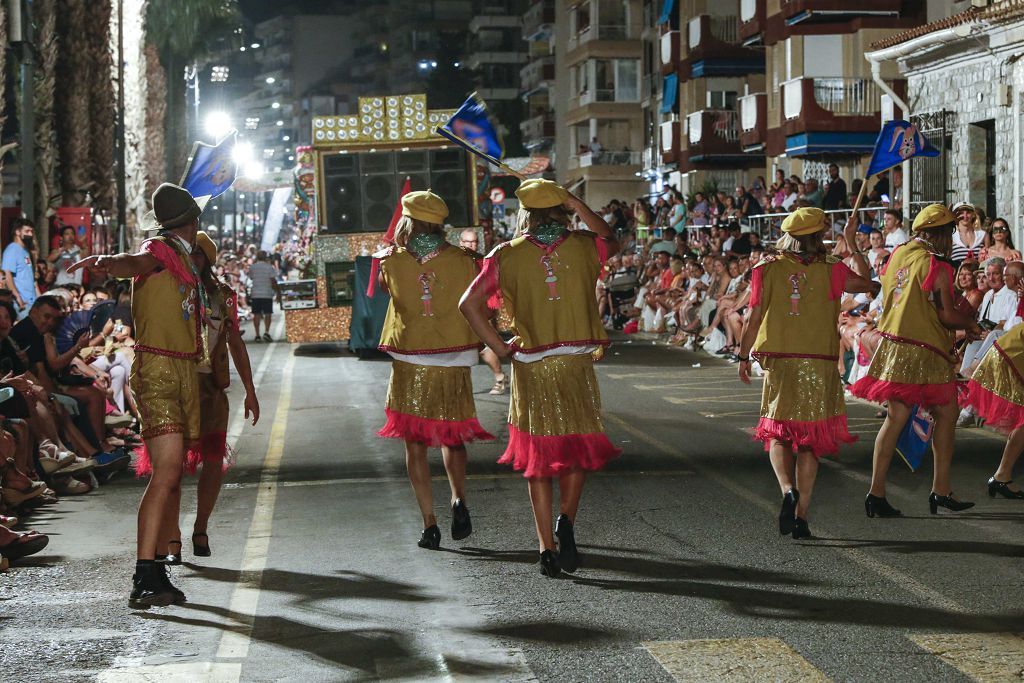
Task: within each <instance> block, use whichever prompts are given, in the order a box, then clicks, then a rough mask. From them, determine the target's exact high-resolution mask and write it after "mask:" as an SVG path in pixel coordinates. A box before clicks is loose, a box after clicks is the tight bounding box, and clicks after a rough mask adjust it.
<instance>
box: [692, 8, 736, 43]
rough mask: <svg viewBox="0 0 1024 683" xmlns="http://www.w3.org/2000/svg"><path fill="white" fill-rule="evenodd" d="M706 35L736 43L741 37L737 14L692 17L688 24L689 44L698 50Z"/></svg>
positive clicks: (723, 41) (724, 41)
mask: <svg viewBox="0 0 1024 683" xmlns="http://www.w3.org/2000/svg"><path fill="white" fill-rule="evenodd" d="M706 37H711V38H714V39H715V40H717V41H720V42H722V43H735V42H737V40H738V39H739V23H738V22H737V21H736V17H735V16H724V17H712V16H708V15H707V14H702V15H700V16H696V17H694V18H693V19H690V23H689V24H688V25H687V41H688V42H687V44H688V45H689V47H690V50H696V49H697V48H698V47H700V45H701V43H702V42H703V41H704V39H705V38H706Z"/></svg>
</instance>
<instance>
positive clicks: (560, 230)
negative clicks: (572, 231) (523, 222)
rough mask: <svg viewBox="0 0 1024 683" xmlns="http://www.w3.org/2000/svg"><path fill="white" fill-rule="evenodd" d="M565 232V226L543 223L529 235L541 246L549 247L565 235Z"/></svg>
mask: <svg viewBox="0 0 1024 683" xmlns="http://www.w3.org/2000/svg"><path fill="white" fill-rule="evenodd" d="M565 230H566V228H565V226H564V225H562V224H561V223H545V224H544V225H541V226H538V227H536V228H534V229H533V230H531V231H530V234H531V235H533V237H534V239H536V240H537V241H538V242H540V243H541V244H545V245H547V246H551V245H552V244H554V243H555V241H556V240H557V239H558V238H559V237H561V236H562V235H564V234H565Z"/></svg>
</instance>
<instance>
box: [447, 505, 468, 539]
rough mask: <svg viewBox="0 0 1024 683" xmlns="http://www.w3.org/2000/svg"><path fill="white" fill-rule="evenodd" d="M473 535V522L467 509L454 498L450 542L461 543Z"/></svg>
mask: <svg viewBox="0 0 1024 683" xmlns="http://www.w3.org/2000/svg"><path fill="white" fill-rule="evenodd" d="M471 533H473V520H472V519H470V518H469V508H468V507H466V504H465V503H464V502H462V499H461V498H456V499H455V502H454V503H452V540H453V541H461V540H462V539H464V538H466V537H467V536H469V535H470V534H471Z"/></svg>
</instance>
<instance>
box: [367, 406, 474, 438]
mask: <svg viewBox="0 0 1024 683" xmlns="http://www.w3.org/2000/svg"><path fill="white" fill-rule="evenodd" d="M384 413H385V414H386V415H387V418H388V419H387V422H385V423H384V426H383V427H381V428H380V431H379V432H377V436H381V437H384V438H385V439H404V440H406V441H417V442H419V443H425V444H427V445H428V446H430V447H431V448H440V447H441V446H461V445H462V444H464V443H467V442H470V441H494V435H492V434H490V433H488V432H487V431H486V430H485V429H484V428H483V427H482V426H481V425H480V421H479V420H478V419H477V418H475V417H474V418H470V419H468V420H430V419H427V418H425V417H416V416H415V415H408V414H406V413H399V412H395V411H393V410H391V409H389V408H385V409H384Z"/></svg>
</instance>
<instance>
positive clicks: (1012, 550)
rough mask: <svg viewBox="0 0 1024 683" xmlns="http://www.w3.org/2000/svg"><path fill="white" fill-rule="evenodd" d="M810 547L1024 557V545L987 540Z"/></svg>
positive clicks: (844, 542)
mask: <svg viewBox="0 0 1024 683" xmlns="http://www.w3.org/2000/svg"><path fill="white" fill-rule="evenodd" d="M799 545H802V546H804V547H807V548H814V547H820V548H880V549H882V550H888V551H890V552H893V553H897V554H900V555H916V554H918V553H937V554H942V555H946V554H949V553H957V554H962V555H991V556H993V557H1024V545H1021V544H1017V543H992V542H986V541H904V540H895V539H883V540H877V539H859V538H819V539H817V540H816V541H815V542H813V543H801V544H799Z"/></svg>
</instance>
